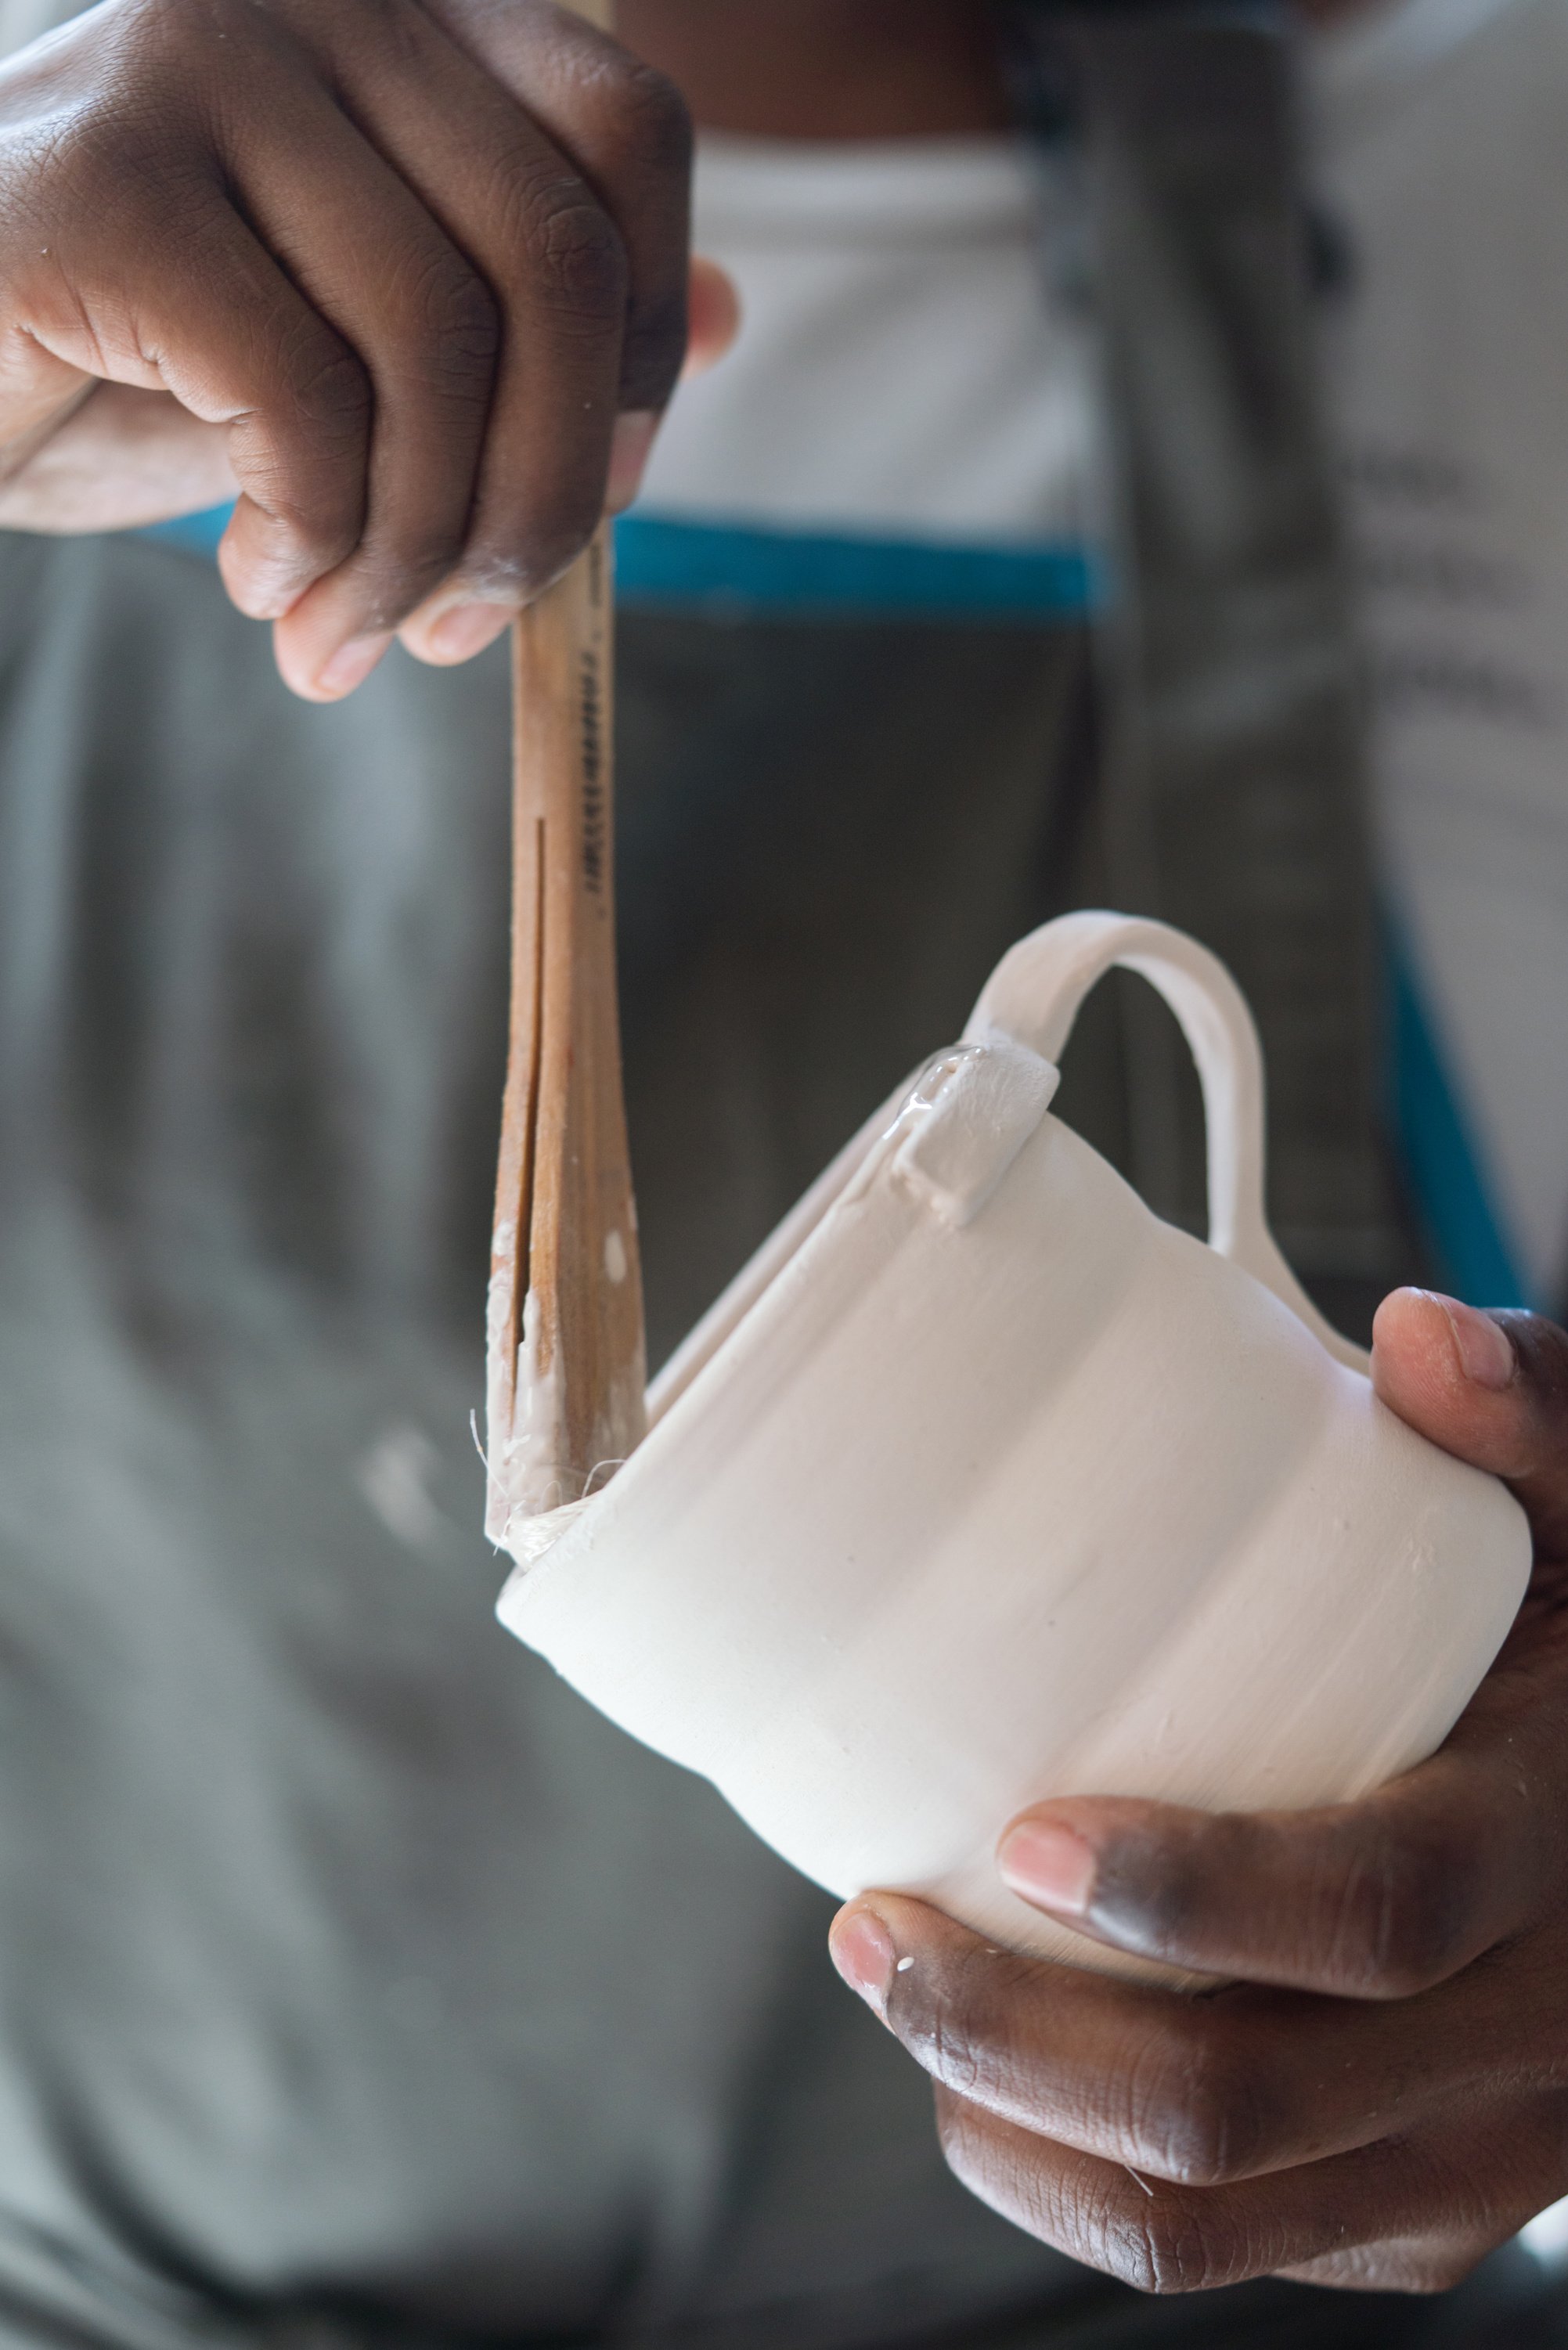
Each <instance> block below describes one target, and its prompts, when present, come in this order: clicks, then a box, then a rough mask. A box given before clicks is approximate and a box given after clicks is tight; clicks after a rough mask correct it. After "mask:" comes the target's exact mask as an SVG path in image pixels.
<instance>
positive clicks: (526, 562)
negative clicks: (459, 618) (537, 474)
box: [463, 483, 601, 596]
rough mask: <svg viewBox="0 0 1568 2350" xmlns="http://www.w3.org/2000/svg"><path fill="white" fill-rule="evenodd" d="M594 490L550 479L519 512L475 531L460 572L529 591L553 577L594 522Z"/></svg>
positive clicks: (597, 507)
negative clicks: (569, 485)
mask: <svg viewBox="0 0 1568 2350" xmlns="http://www.w3.org/2000/svg"><path fill="white" fill-rule="evenodd" d="M600 506H601V497H600V494H599V493H598V492H597V489H596V490H594V491H591V492H590V491H588V490H585V489H574V488H570V487H567V486H566V485H564V484H559V483H552V484H549V485H547V486H546V487H545V488H542V489H541V490H539V491H538V492H537V493H536V494H535V496H534V497H533V498H532V500H531V501H530V502H529V504H528V505H527V507H526V508H525V509H524V511H523V512H522V513H521V514H518V515H513V516H508V517H507V518H506V519H505V520H504V522H503V521H501V520H499V519H498V520H497V521H496V522H493V523H491V524H488V525H486V526H485V527H484V528H483V530H482V531H481V532H480V533H479V534H477V535H476V536H475V538H474V540H473V543H472V546H470V548H469V550H468V554H467V556H465V558H464V565H463V569H464V575H465V577H468V578H469V579H471V580H472V582H473V583H474V585H475V586H477V587H483V586H488V587H492V588H493V589H495V590H496V591H498V592H500V591H502V590H506V591H510V590H513V589H516V590H520V591H521V592H522V593H523V594H524V596H535V595H538V594H540V593H541V592H542V591H543V590H544V589H545V588H546V587H549V586H551V585H552V583H553V582H554V581H555V580H556V579H558V578H559V577H560V576H561V574H562V572H563V571H565V570H566V567H567V566H568V564H570V563H572V562H574V561H575V560H576V557H577V556H579V555H580V554H581V553H582V551H583V549H584V547H585V546H587V543H588V541H589V539H590V538H591V537H592V536H593V535H594V532H595V530H596V529H597V527H598V521H599V513H600Z"/></svg>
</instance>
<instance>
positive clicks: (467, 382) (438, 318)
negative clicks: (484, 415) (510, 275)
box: [414, 249, 501, 390]
mask: <svg viewBox="0 0 1568 2350" xmlns="http://www.w3.org/2000/svg"><path fill="white" fill-rule="evenodd" d="M414 316H415V318H416V320H417V328H416V332H417V335H418V338H419V339H420V340H421V342H422V343H425V344H428V345H429V347H430V348H431V351H432V353H433V355H434V358H435V360H436V364H437V367H438V369H439V370H440V373H441V378H442V379H443V380H444V382H445V384H446V386H447V387H448V388H451V387H452V384H453V382H454V380H455V382H456V383H457V384H459V385H462V387H463V388H464V389H472V390H488V388H489V384H490V380H491V377H492V375H493V371H494V368H495V362H496V359H497V357H498V355H499V353H500V349H501V314H500V311H499V309H498V308H497V306H496V302H495V298H494V296H493V294H492V293H491V291H490V288H489V287H488V286H486V285H485V283H484V281H483V278H482V277H481V276H479V275H478V273H477V272H476V271H475V270H473V269H471V268H470V267H469V265H468V264H467V262H466V261H464V260H463V258H462V255H461V254H458V253H455V252H452V251H451V250H450V249H449V250H448V251H447V252H445V253H442V254H440V255H437V256H435V257H434V258H433V259H431V261H430V262H429V263H428V264H427V265H426V268H425V270H424V273H423V276H422V279H421V283H420V285H419V286H418V289H417V293H416V297H415V303H414Z"/></svg>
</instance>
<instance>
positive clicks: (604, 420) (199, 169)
mask: <svg viewBox="0 0 1568 2350" xmlns="http://www.w3.org/2000/svg"><path fill="white" fill-rule="evenodd" d="M690 155H691V132H690V126H689V123H688V120H687V117H686V111H685V109H684V107H683V105H682V103H681V101H680V98H679V97H678V95H677V94H676V92H675V90H674V88H672V86H671V85H670V83H669V82H667V81H666V80H664V79H663V78H661V77H659V76H658V75H656V74H653V73H650V72H649V71H648V70H647V69H646V68H643V67H641V66H639V64H638V63H637V61H636V60H635V59H634V58H633V57H630V56H628V54H627V52H626V51H624V50H622V49H620V48H618V47H617V45H616V44H615V43H614V42H613V41H611V40H608V39H607V38H606V36H603V35H602V34H600V33H597V32H596V31H594V30H593V29H592V28H591V27H590V26H587V25H585V24H584V23H582V22H581V21H580V20H579V19H577V18H576V17H574V16H570V15H568V14H566V13H564V12H563V11H562V10H561V9H560V8H557V7H555V6H552V5H549V0H104V5H100V6H99V7H96V8H94V9H93V10H92V12H91V13H90V14H89V15H88V16H85V17H82V18H79V19H78V20H77V21H76V22H75V23H73V24H71V25H69V26H67V27H66V28H65V29H64V30H63V31H61V32H59V33H57V34H55V35H53V36H50V37H49V38H47V39H46V40H43V41H40V42H38V43H36V44H35V46H34V47H31V48H29V49H26V50H24V51H22V52H21V54H20V55H19V56H17V57H13V58H11V59H9V60H8V61H7V62H6V63H5V64H4V65H3V66H0V526H11V527H19V528H26V529H35V530H37V529H43V530H88V529H113V528H122V527H125V526H127V525H132V524H138V523H145V522H151V521H159V520H163V519H165V518H167V517H168V516H170V515H177V514H186V513H192V512H196V511H198V510H200V509H201V508H202V507H205V506H211V505H213V504H218V503H220V502H221V501H223V499H225V498H229V497H233V496H234V495H235V494H238V498H239V504H238V505H237V507H236V510H235V513H234V519H233V521H232V522H231V524H230V525H229V528H228V531H227V533H226V535H225V537H224V540H223V547H222V550H221V552H220V556H219V561H220V565H221V567H222V571H223V580H224V584H225V585H226V587H227V588H228V591H229V594H230V596H231V597H232V598H233V599H234V602H235V603H236V604H237V605H238V606H239V608H240V609H241V610H242V611H244V612H247V613H250V614H251V615H252V616H254V617H255V618H257V619H268V620H271V621H272V622H274V624H275V639H276V647H277V658H278V663H279V667H280V668H281V670H282V671H283V674H284V676H285V678H286V680H287V681H288V683H289V684H290V685H291V686H293V687H294V689H295V691H296V692H299V693H302V694H304V695H306V697H307V698H309V699H312V700H317V701H331V700H336V699H337V698H338V697H339V696H340V695H342V694H344V693H347V692H349V691H352V689H353V688H354V686H356V685H357V684H358V683H359V681H361V679H362V678H364V677H365V676H367V675H368V674H369V671H370V670H371V669H372V668H374V666H375V664H376V662H377V661H378V660H379V659H380V657H381V655H382V653H383V652H384V651H385V650H386V649H387V647H388V645H389V643H390V641H391V639H392V638H393V636H394V634H400V635H401V637H402V639H403V640H404V642H405V643H406V644H407V645H408V646H409V648H410V650H411V651H414V652H416V653H419V654H420V655H421V657H422V658H424V659H426V660H440V661H450V660H466V659H468V658H469V657H470V656H471V655H472V654H473V653H476V652H478V651H480V650H483V647H484V645H486V644H488V643H489V642H491V641H492V640H493V639H494V638H495V637H496V636H498V635H499V634H500V633H501V631H502V630H503V629H504V627H505V626H506V624H507V622H508V620H509V619H511V617H512V614H513V612H514V610H515V609H516V608H518V607H519V606H520V605H521V604H523V603H524V602H526V601H527V600H528V599H529V598H531V597H532V596H533V595H535V594H536V593H537V592H538V591H539V590H540V589H541V588H542V587H545V586H546V585H547V584H548V583H549V581H550V580H551V579H552V578H554V577H556V576H557V575H558V574H559V573H560V572H561V571H562V570H563V569H564V568H565V567H566V564H567V563H568V562H569V561H570V560H571V558H572V557H573V556H575V555H576V553H577V551H578V550H579V549H580V548H581V546H583V545H584V544H585V542H586V541H587V537H588V536H589V535H590V534H591V532H592V530H593V528H594V526H595V525H596V523H597V520H598V517H599V515H600V514H601V512H602V511H603V510H604V509H605V507H606V504H608V505H609V506H610V507H611V508H612V509H614V508H616V507H618V506H620V505H622V504H627V503H628V502H629V499H630V497H631V496H632V495H633V494H635V490H636V486H637V483H638V480H639V477H640V473H641V470H642V465H643V463H644V462H645V460H646V458H647V455H648V452H649V446H650V444H651V442H652V438H653V433H654V430H655V427H656V425H657V422H658V419H659V414H660V412H661V411H662V410H663V408H664V406H665V404H666V402H667V401H668V400H669V397H670V390H671V389H672V387H673V385H674V383H675V381H676V379H677V377H678V375H679V373H680V369H681V365H682V362H683V360H684V359H685V358H686V355H687V350H688V204H689V182H690ZM691 293H692V300H691V326H692V328H693V337H692V339H693V341H694V343H695V345H696V347H697V348H698V349H699V351H700V352H701V353H703V354H707V355H711V354H712V352H713V351H714V350H716V349H717V348H722V345H723V343H724V342H725V341H726V340H727V339H728V337H729V334H730V333H731V332H732V327H733V297H732V294H731V293H730V291H729V287H728V283H727V281H726V280H725V279H724V278H723V277H722V274H721V273H718V272H716V271H714V270H712V269H711V267H709V268H707V269H705V270H701V271H700V272H699V273H698V275H697V277H696V280H695V283H694V285H693V286H692V289H691Z"/></svg>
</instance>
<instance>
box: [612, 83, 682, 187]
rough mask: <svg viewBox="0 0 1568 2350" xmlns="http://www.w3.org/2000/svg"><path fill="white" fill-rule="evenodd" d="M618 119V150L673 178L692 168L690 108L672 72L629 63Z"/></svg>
mask: <svg viewBox="0 0 1568 2350" xmlns="http://www.w3.org/2000/svg"><path fill="white" fill-rule="evenodd" d="M615 118H616V125H615V127H616V138H617V143H618V149H619V151H620V153H621V154H622V155H623V156H625V157H626V158H628V160H629V161H630V162H631V163H632V164H633V166H634V167H640V169H641V170H642V171H644V172H655V173H658V174H659V176H660V177H665V176H669V177H671V178H673V177H676V176H677V175H680V176H683V175H684V174H685V173H686V172H689V171H690V169H691V152H692V147H693V143H694V142H693V134H692V129H691V109H689V107H688V106H687V104H686V101H685V99H683V98H682V97H681V95H680V90H679V89H678V88H676V86H675V84H674V83H673V82H672V81H671V80H670V77H669V76H668V74H662V73H660V72H659V70H658V68H656V67H653V66H647V65H641V64H637V63H633V64H632V65H631V66H629V67H628V68H627V69H626V70H625V71H624V72H623V73H622V74H621V75H620V77H619V78H618V85H617V88H616V94H615Z"/></svg>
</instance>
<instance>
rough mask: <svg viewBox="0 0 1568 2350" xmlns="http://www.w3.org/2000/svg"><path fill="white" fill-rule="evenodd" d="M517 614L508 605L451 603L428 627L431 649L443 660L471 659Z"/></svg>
mask: <svg viewBox="0 0 1568 2350" xmlns="http://www.w3.org/2000/svg"><path fill="white" fill-rule="evenodd" d="M516 617H517V615H516V613H515V612H514V610H513V609H512V608H511V606H510V605H507V604H454V605H453V606H452V610H451V611H450V612H445V613H443V614H442V615H441V619H439V620H438V621H437V622H436V624H435V626H434V628H433V629H431V632H430V638H429V644H430V649H431V652H433V653H435V654H437V655H439V657H440V658H441V660H450V661H465V660H472V659H473V656H474V654H475V653H482V652H483V650H484V648H485V646H486V645H490V644H493V643H494V641H495V639H496V638H497V637H498V636H499V635H500V634H501V632H502V630H503V629H507V628H510V627H511V625H512V623H513V621H514V619H516Z"/></svg>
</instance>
